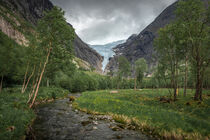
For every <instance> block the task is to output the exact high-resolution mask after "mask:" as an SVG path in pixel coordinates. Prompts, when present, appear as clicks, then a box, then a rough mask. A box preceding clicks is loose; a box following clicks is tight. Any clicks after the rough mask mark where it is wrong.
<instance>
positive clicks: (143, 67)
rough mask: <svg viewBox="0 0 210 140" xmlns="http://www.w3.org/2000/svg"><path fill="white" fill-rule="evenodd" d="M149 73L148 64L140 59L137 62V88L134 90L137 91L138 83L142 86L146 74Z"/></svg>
mask: <svg viewBox="0 0 210 140" xmlns="http://www.w3.org/2000/svg"><path fill="white" fill-rule="evenodd" d="M146 71H147V63H146V60H145V59H144V58H140V59H138V60H137V61H136V62H135V86H134V89H135V90H136V87H137V83H136V81H137V82H138V83H139V84H142V81H143V78H144V74H145V72H146Z"/></svg>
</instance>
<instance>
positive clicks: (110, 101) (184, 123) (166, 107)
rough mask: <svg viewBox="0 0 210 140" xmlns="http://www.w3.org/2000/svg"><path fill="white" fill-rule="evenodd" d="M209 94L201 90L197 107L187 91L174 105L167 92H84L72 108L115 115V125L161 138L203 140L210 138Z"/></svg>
mask: <svg viewBox="0 0 210 140" xmlns="http://www.w3.org/2000/svg"><path fill="white" fill-rule="evenodd" d="M179 93H183V90H180V91H179ZM209 93H210V91H209V90H204V100H203V102H202V103H201V102H196V101H193V98H192V96H193V94H192V91H191V90H188V95H187V96H186V97H183V94H179V95H177V99H178V101H176V102H174V101H172V100H170V98H168V96H167V95H168V90H167V89H158V90H151V89H144V90H141V91H139V90H137V91H134V90H120V91H119V93H117V94H110V91H108V90H107V91H96V92H84V93H83V94H82V96H81V97H80V98H78V99H77V100H76V104H77V107H79V108H81V109H82V110H86V111H88V112H99V113H104V114H116V115H113V116H114V118H115V119H116V121H120V122H121V123H131V124H133V125H137V126H139V127H140V129H141V130H143V131H145V132H146V133H148V134H152V135H156V136H159V137H161V138H168V139H173V138H174V139H182V138H183V137H184V138H185V139H204V138H205V137H206V138H210V135H209V131H210V123H209V121H210V118H209V114H210V97H209ZM120 116H121V117H120ZM130 120H133V121H130Z"/></svg>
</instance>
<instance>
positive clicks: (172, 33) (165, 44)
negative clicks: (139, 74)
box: [155, 23, 182, 100]
mask: <svg viewBox="0 0 210 140" xmlns="http://www.w3.org/2000/svg"><path fill="white" fill-rule="evenodd" d="M180 32H181V30H180V27H179V24H177V23H171V24H169V25H167V26H165V27H164V28H162V29H160V30H159V32H158V35H159V36H158V38H157V39H156V40H155V50H156V51H157V53H158V58H159V63H160V64H161V65H162V66H164V67H162V68H164V69H163V70H164V75H168V76H169V77H170V79H171V85H172V87H173V89H174V100H176V96H177V89H178V77H179V72H178V71H179V68H180V62H181V58H182V57H181V56H182V55H181V54H182V49H181V47H180V46H181V44H180V42H179V40H180V35H179V34H180Z"/></svg>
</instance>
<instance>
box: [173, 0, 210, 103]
mask: <svg viewBox="0 0 210 140" xmlns="http://www.w3.org/2000/svg"><path fill="white" fill-rule="evenodd" d="M176 15H177V21H178V22H179V23H180V24H181V27H182V31H183V32H185V33H186V34H185V36H184V38H183V39H182V41H184V42H186V43H187V44H188V49H189V50H190V52H189V53H190V63H191V65H192V66H193V69H194V71H195V73H196V74H195V79H196V92H195V96H194V99H195V100H198V99H200V100H202V88H203V79H204V73H205V71H206V69H207V67H208V66H209V63H210V55H209V54H210V45H209V44H210V26H209V23H210V8H209V7H208V9H207V10H206V9H205V6H204V3H203V2H201V1H200V0H188V1H180V2H179V3H178V8H177V11H176Z"/></svg>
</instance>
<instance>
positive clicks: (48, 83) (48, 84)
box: [47, 78, 50, 87]
mask: <svg viewBox="0 0 210 140" xmlns="http://www.w3.org/2000/svg"><path fill="white" fill-rule="evenodd" d="M49 86H50V82H49V79H48V78H47V87H49Z"/></svg>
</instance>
